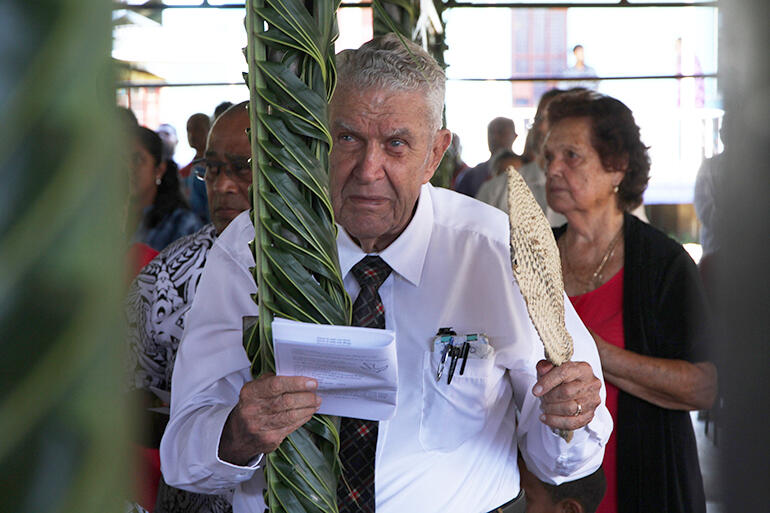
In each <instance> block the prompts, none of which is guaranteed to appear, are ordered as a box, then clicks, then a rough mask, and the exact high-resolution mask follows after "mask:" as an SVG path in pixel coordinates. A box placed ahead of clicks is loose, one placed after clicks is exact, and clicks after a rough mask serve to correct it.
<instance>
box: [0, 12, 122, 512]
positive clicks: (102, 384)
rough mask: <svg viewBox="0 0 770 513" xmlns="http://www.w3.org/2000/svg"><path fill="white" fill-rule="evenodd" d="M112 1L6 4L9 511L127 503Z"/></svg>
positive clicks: (3, 370)
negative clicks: (85, 26) (111, 57)
mask: <svg viewBox="0 0 770 513" xmlns="http://www.w3.org/2000/svg"><path fill="white" fill-rule="evenodd" d="M110 10H111V6H110V5H109V4H107V3H105V2H100V1H97V0H84V1H82V2H69V3H62V2H59V1H54V0H41V1H39V2H28V1H24V0H8V1H4V2H3V4H2V11H3V18H2V21H3V23H4V38H5V43H4V49H3V52H4V58H3V59H0V74H1V75H2V77H3V79H2V84H1V85H0V97H2V98H3V100H2V104H3V107H2V109H0V119H2V123H0V134H1V135H0V163H1V164H2V169H3V185H4V194H3V199H2V201H0V205H2V207H1V208H0V264H2V265H0V339H1V340H2V347H3V351H2V352H3V355H2V358H0V498H1V499H0V502H2V507H0V509H2V510H3V511H19V512H21V511H36V512H51V511H57V512H70V511H79V512H102V511H119V510H121V509H123V501H124V498H125V495H124V494H125V491H126V490H125V488H126V486H125V485H126V483H128V482H129V479H130V478H129V475H128V474H129V472H128V469H127V468H126V466H125V465H124V464H122V463H124V462H126V461H128V458H127V453H128V447H127V438H128V437H127V435H128V426H130V425H131V422H130V419H129V417H130V416H129V412H128V411H126V410H125V408H124V404H123V401H121V400H120V397H121V383H120V378H121V375H122V373H121V366H122V365H121V363H122V361H123V358H124V355H123V354H122V351H121V344H120V343H119V342H118V341H119V340H121V339H122V333H121V330H120V326H121V323H120V318H119V312H120V310H119V304H120V303H119V300H120V295H121V292H122V291H121V286H122V278H123V276H124V268H123V255H124V249H125V247H124V244H123V243H124V235H123V233H122V230H121V220H120V215H121V214H120V211H121V208H120V206H121V205H122V203H123V200H124V197H125V196H124V195H125V188H123V189H121V182H120V178H121V177H123V176H127V175H128V173H127V172H126V170H125V169H124V168H123V167H122V165H121V164H122V163H123V162H124V160H123V156H122V155H121V154H120V152H119V148H118V141H119V140H120V141H122V142H123V146H125V139H124V138H123V137H121V136H123V134H118V130H117V125H116V122H115V119H114V110H115V105H114V90H113V89H112V84H111V83H110V80H109V79H106V77H110V76H112V73H113V69H112V67H111V63H110V59H109V54H110V44H111V41H110ZM84 20H89V21H88V23H89V28H88V30H83V23H84ZM95 77H100V78H99V79H95ZM52 84H55V87H51V85H52ZM105 454H108V455H110V456H109V457H104V456H105Z"/></svg>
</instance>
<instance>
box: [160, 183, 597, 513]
mask: <svg viewBox="0 0 770 513" xmlns="http://www.w3.org/2000/svg"><path fill="white" fill-rule="evenodd" d="M508 233H509V232H508V220H507V216H506V215H505V214H503V213H502V212H500V211H499V210H497V209H495V208H493V207H490V206H488V205H485V204H483V203H481V202H479V201H476V200H474V199H471V198H468V197H466V196H463V195H461V194H457V193H454V192H451V191H448V190H445V189H435V188H433V187H432V186H430V185H424V186H423V188H422V191H421V194H420V198H419V202H418V206H417V209H416V212H415V215H414V217H413V219H412V220H411V222H410V224H409V225H408V226H407V228H406V229H405V230H404V232H403V233H402V234H401V235H400V236H399V237H398V238H397V239H396V240H395V241H394V242H393V243H392V244H391V245H390V246H388V248H386V249H385V250H384V251H382V252H381V253H379V255H380V256H381V257H382V258H383V259H384V260H385V262H387V263H388V265H390V267H391V268H392V269H393V272H392V273H391V274H390V276H389V277H388V278H387V279H386V280H385V282H384V283H383V284H382V286H381V287H380V289H379V294H380V296H381V298H382V301H383V304H384V306H385V324H386V326H387V328H388V329H392V330H395V332H396V340H397V342H396V344H397V358H398V365H399V368H398V378H399V389H398V406H397V409H396V414H395V416H394V417H393V418H392V419H391V420H389V421H383V422H380V425H379V431H378V437H377V455H376V462H375V494H376V506H377V511H378V513H403V512H409V511H420V512H442V513H452V512H456V513H477V512H478V513H483V512H487V511H489V510H491V509H493V508H495V507H497V506H500V505H502V504H504V503H505V502H507V501H509V500H511V499H512V498H514V497H516V495H517V494H518V493H519V472H518V468H517V464H516V455H517V446H516V442H518V444H519V446H520V447H521V449H522V454H523V456H524V459H525V460H526V462H527V466H528V467H529V468H530V470H531V471H532V472H533V473H535V474H536V475H537V476H538V477H540V478H541V479H543V480H546V481H549V482H551V483H556V484H558V483H561V482H563V481H565V480H572V479H577V478H580V477H583V476H586V475H588V474H590V473H591V472H593V471H594V470H596V468H598V466H599V465H600V463H601V461H602V458H603V455H604V444H605V443H606V441H607V439H608V438H609V435H610V431H611V429H612V420H611V418H610V415H609V412H608V411H607V409H606V407H605V406H604V397H605V390H604V386H602V389H601V397H602V405H601V406H600V407H599V408H597V410H596V413H595V417H594V419H593V420H592V421H591V423H590V424H589V425H588V426H586V427H584V428H582V429H579V430H577V431H576V432H575V435H574V438H573V440H572V441H571V442H570V443H567V442H565V441H564V440H563V439H562V438H560V437H559V436H557V435H556V434H554V433H553V431H552V429H551V428H550V427H548V426H546V425H544V424H543V423H542V422H541V421H540V420H539V416H540V414H541V410H540V400H539V399H538V398H536V397H535V396H534V395H533V394H532V387H533V386H534V383H535V381H536V371H535V364H536V363H537V361H538V360H540V359H542V358H543V347H542V345H541V343H540V340H539V338H538V335H537V333H536V332H535V330H534V327H533V326H532V324H531V321H530V319H529V316H528V314H527V309H526V305H525V303H524V299H523V298H522V296H521V293H520V291H519V289H518V286H517V284H516V282H515V280H514V278H513V273H512V271H511V263H510V250H509V240H508ZM253 236H254V228H253V226H252V225H251V222H250V220H249V217H248V214H247V213H243V214H241V215H240V216H239V217H238V218H236V219H235V220H234V221H233V222H232V223H231V224H230V226H229V227H228V228H227V229H226V230H225V231H224V233H223V234H222V235H221V236H220V237H219V238H218V239H217V242H216V244H215V245H214V247H213V248H212V249H211V251H210V253H209V257H208V261H207V263H206V267H205V269H204V273H203V277H202V279H201V283H200V285H199V287H198V294H197V295H196V296H195V300H194V303H193V306H192V310H191V311H190V314H189V316H188V319H189V320H188V325H187V329H186V332H185V336H184V338H183V340H182V343H181V345H180V348H179V353H178V355H177V359H176V367H175V369H174V374H173V385H172V390H173V393H172V400H171V421H170V422H169V424H168V427H167V429H166V433H165V435H164V437H163V442H162V443H161V466H162V470H163V475H164V477H165V479H166V481H167V482H168V483H169V484H171V485H173V486H177V487H181V488H187V489H190V490H194V491H199V492H204V493H212V492H215V491H221V489H228V488H235V494H234V497H233V508H234V511H235V513H240V512H255V513H262V512H263V510H264V503H263V501H262V490H263V488H264V478H263V474H262V471H261V470H260V463H261V460H260V459H258V460H257V461H256V462H255V463H254V464H253V465H252V466H249V467H240V466H237V465H232V464H229V463H226V462H224V461H222V460H220V459H219V458H218V456H217V448H218V445H219V437H220V435H221V433H222V427H223V426H224V423H225V420H226V418H227V415H228V414H229V412H230V410H231V409H232V408H233V406H234V405H235V404H236V403H237V401H238V392H239V391H240V389H241V387H242V386H243V385H244V384H245V383H246V382H247V381H248V380H250V379H251V376H250V374H249V362H248V360H247V358H246V353H245V351H244V349H243V346H242V337H241V326H242V317H243V316H246V315H256V314H257V307H256V305H255V304H254V302H253V301H252V299H251V297H250V295H251V294H254V293H255V292H256V286H255V284H254V280H253V278H252V276H251V275H250V274H249V272H248V268H249V267H251V266H253V265H254V261H253V258H252V256H251V254H250V252H249V248H248V245H247V243H248V242H249V240H251V239H252V238H253ZM337 244H338V251H339V260H340V266H341V270H342V274H343V276H344V284H345V289H346V290H347V291H348V293H349V294H350V295H351V297H353V298H355V297H356V296H357V294H358V290H359V287H358V284H357V282H356V280H355V278H354V277H353V276H352V274H351V273H350V270H351V268H352V267H353V266H354V265H355V264H356V262H358V261H359V260H360V259H361V258H363V257H364V256H365V253H364V252H363V251H362V250H361V249H360V248H359V247H358V246H357V245H356V244H355V243H354V242H353V241H352V240H351V238H350V237H349V236H348V235H347V233H346V232H345V231H344V230H343V229H341V228H340V230H339V235H338V237H337ZM565 305H566V322H567V328H568V330H569V332H570V333H571V334H572V337H573V339H574V341H575V353H574V357H573V360H575V361H587V362H588V363H589V364H590V365H591V367H592V368H593V372H594V374H595V375H596V376H598V377H599V378H600V379H601V376H602V374H601V366H600V364H599V355H598V353H597V351H596V345H595V343H594V341H593V339H592V338H591V336H590V335H589V333H588V332H587V331H586V329H585V327H584V326H583V324H582V323H581V321H580V319H579V318H578V316H577V314H576V313H575V311H574V310H573V308H572V306H571V304H570V302H569V300H567V299H566V297H565ZM445 326H446V327H452V328H454V329H455V330H456V331H457V332H458V333H472V332H483V333H486V334H487V335H488V336H489V339H490V342H491V345H492V346H493V347H494V354H493V355H491V356H490V357H489V358H487V359H469V360H468V363H467V367H466V369H465V373H464V375H462V376H460V375H459V374H458V373H455V376H454V379H453V381H452V384H451V385H447V384H446V379H445V378H444V379H442V380H441V382H436V379H435V375H436V362H437V359H438V356H439V355H438V354H436V353H433V352H432V351H431V348H432V340H433V337H434V335H435V333H436V331H437V330H438V329H439V328H440V327H445ZM444 376H446V373H445V374H444Z"/></svg>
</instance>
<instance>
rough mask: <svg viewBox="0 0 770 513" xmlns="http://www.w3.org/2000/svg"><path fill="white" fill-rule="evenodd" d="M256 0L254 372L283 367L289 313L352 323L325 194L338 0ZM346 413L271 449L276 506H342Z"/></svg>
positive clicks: (318, 419) (270, 490)
mask: <svg viewBox="0 0 770 513" xmlns="http://www.w3.org/2000/svg"><path fill="white" fill-rule="evenodd" d="M305 6H306V4H305V3H304V2H302V1H298V0H257V1H250V2H248V3H247V6H246V7H247V12H246V30H247V34H248V46H247V48H246V58H247V61H248V66H249V72H248V75H247V81H248V85H249V91H250V112H249V113H250V117H251V133H250V137H251V146H252V169H253V173H254V182H253V186H252V187H253V189H252V191H253V197H252V199H253V205H254V208H253V210H252V221H253V222H254V226H255V238H254V241H253V242H252V244H251V249H252V251H253V253H254V261H255V263H256V264H255V267H254V268H253V275H254V280H255V281H256V283H257V287H258V291H259V292H258V297H256V298H255V300H257V302H258V304H259V321H258V323H257V326H256V327H255V328H254V329H251V330H249V331H248V332H247V333H246V334H245V337H244V345H245V347H246V352H247V354H248V357H249V359H250V361H251V362H252V374H254V375H255V376H257V375H260V374H262V373H265V372H274V371H275V360H274V354H273V347H272V331H271V322H272V320H273V317H274V316H280V317H284V318H288V319H293V320H297V321H303V322H314V323H320V324H349V323H350V309H351V303H350V298H349V297H348V295H347V293H346V292H345V289H344V287H343V284H342V276H341V274H340V270H339V262H338V257H337V247H336V242H335V241H336V234H337V231H336V226H335V224H334V215H333V210H332V205H331V201H330V199H329V191H328V165H329V149H330V147H331V134H330V132H329V128H328V126H327V112H326V111H327V107H328V102H329V99H330V98H331V94H332V92H333V91H334V86H335V80H336V72H335V68H334V46H333V45H334V41H335V39H336V37H337V27H336V9H337V7H338V6H339V2H338V1H336V0H327V1H323V0H320V1H319V0H316V1H315V2H313V3H312V8H313V12H308V10H307V8H306V7H305ZM338 425H339V420H338V419H337V418H335V417H327V416H322V415H316V416H314V417H313V418H312V419H311V420H310V421H309V422H308V423H307V424H305V425H304V426H303V427H302V428H300V429H299V430H297V431H295V432H294V433H292V434H291V435H289V436H288V437H287V438H286V439H285V440H284V442H283V443H282V444H281V446H280V447H279V448H278V449H277V450H276V451H274V452H272V453H270V454H268V455H267V457H266V459H267V464H266V467H265V476H266V480H267V491H266V495H265V498H266V501H267V504H268V507H269V508H270V511H271V512H272V513H280V512H288V513H299V512H302V513H304V512H319V513H320V512H324V513H328V512H336V511H337V504H336V488H337V478H338V475H339V460H338V457H337V453H338V450H339V435H338V430H337V429H338Z"/></svg>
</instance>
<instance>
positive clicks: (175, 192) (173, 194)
mask: <svg viewBox="0 0 770 513" xmlns="http://www.w3.org/2000/svg"><path fill="white" fill-rule="evenodd" d="M135 134H136V139H137V141H139V144H141V145H142V147H143V148H144V149H145V150H147V151H148V152H149V153H150V155H151V156H152V160H153V162H154V163H155V165H156V166H157V165H158V164H159V163H160V162H161V159H162V158H163V140H162V139H161V138H160V136H159V135H158V134H157V133H156V132H153V131H152V130H150V129H149V128H146V127H143V126H137V127H136V131H135ZM178 208H184V209H189V208H190V207H189V205H188V204H187V201H186V200H185V199H184V196H183V195H182V189H181V188H180V186H179V169H178V167H177V165H176V163H175V162H174V161H173V160H171V159H167V160H166V172H165V173H164V174H163V176H162V177H161V179H160V184H159V185H158V192H157V193H156V194H155V201H153V202H152V208H151V209H150V212H149V213H148V215H147V217H146V218H145V220H144V224H145V226H146V227H147V228H154V227H155V226H157V225H158V223H160V222H161V220H162V219H163V218H164V217H166V216H167V215H168V214H170V213H172V212H173V211H174V210H176V209H178Z"/></svg>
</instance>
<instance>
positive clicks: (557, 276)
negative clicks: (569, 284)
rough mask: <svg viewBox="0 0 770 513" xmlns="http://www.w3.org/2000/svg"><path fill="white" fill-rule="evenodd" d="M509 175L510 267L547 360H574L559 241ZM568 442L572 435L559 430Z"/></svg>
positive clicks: (521, 185)
mask: <svg viewBox="0 0 770 513" xmlns="http://www.w3.org/2000/svg"><path fill="white" fill-rule="evenodd" d="M506 172H507V173H508V220H509V222H510V225H511V265H512V267H513V275H514V276H515V277H516V281H517V282H518V283H519V288H520V289H521V295H522V296H524V301H525V302H526V304H527V312H529V318H530V319H532V324H534V326H535V329H536V330H537V334H538V335H540V340H541V341H542V342H543V347H545V357H546V358H547V359H548V361H549V362H551V363H552V364H554V365H557V366H558V365H561V364H562V363H564V362H566V361H568V360H569V359H570V358H572V336H571V335H570V334H569V332H568V331H567V326H566V325H565V323H564V282H563V281H562V275H561V260H560V258H559V248H558V247H557V246H556V239H554V237H553V232H552V231H551V226H550V225H549V224H548V220H547V219H546V218H545V215H544V214H543V210H542V209H541V208H540V205H538V204H537V201H536V200H535V197H534V196H532V192H531V191H530V190H529V186H527V184H526V182H525V181H524V179H523V178H522V177H521V175H520V174H519V173H518V171H516V170H515V169H514V168H513V167H509V168H508V170H507V171H506ZM559 435H560V436H561V437H562V438H564V439H565V440H566V441H567V442H569V441H570V440H572V431H566V430H559Z"/></svg>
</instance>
